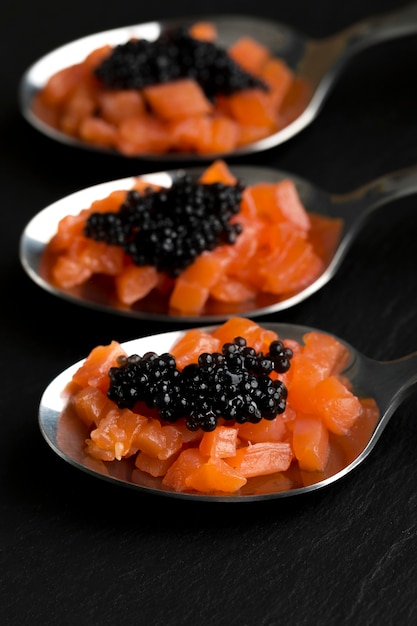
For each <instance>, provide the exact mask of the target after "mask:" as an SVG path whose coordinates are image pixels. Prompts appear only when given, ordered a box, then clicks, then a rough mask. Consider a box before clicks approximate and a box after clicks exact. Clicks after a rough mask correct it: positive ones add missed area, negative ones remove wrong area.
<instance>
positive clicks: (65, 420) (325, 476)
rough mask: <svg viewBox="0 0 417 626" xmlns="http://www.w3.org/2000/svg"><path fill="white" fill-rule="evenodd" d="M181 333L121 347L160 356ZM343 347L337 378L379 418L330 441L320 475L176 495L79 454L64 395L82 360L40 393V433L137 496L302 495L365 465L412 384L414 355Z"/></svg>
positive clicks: (78, 434)
mask: <svg viewBox="0 0 417 626" xmlns="http://www.w3.org/2000/svg"><path fill="white" fill-rule="evenodd" d="M264 326H265V327H266V328H269V329H272V330H274V331H275V332H277V333H278V335H279V336H280V337H281V338H287V339H295V340H296V341H298V342H302V338H303V336H304V334H305V333H306V332H309V331H312V330H314V329H312V328H308V327H305V326H299V325H291V324H264ZM211 328H213V327H212V326H211V327H205V330H210V329H211ZM184 332H185V331H170V332H167V333H159V334H156V335H151V336H147V337H142V338H140V339H135V340H132V341H128V342H126V343H124V344H122V345H123V348H124V349H125V350H126V352H127V353H128V354H139V355H143V354H145V353H146V352H149V351H153V352H157V353H159V354H162V353H164V352H169V350H170V349H171V347H172V346H173V344H174V343H175V342H176V341H177V340H178V339H179V338H180V337H181V336H182V334H183V333H184ZM320 332H323V331H320ZM339 341H340V339H339ZM342 343H343V344H344V345H345V346H346V347H347V348H348V350H349V354H350V359H349V361H348V363H347V365H346V368H345V370H344V372H342V374H343V376H345V377H347V378H348V379H349V380H350V382H351V383H352V389H353V391H354V393H355V394H356V395H359V396H362V397H372V398H374V400H375V401H376V403H377V405H378V408H379V418H375V417H374V418H372V420H368V421H366V420H365V421H364V422H363V423H362V422H361V418H360V419H359V420H358V422H359V423H357V424H355V425H354V427H353V429H352V431H351V434H350V436H349V446H348V447H346V446H344V447H343V448H340V447H338V446H340V444H338V442H337V439H338V438H337V437H333V440H332V441H331V455H330V458H329V461H328V463H327V465H326V468H325V470H324V471H323V472H303V471H301V470H299V469H298V470H291V468H290V470H288V471H287V472H283V473H279V474H273V475H269V476H260V477H256V478H250V479H248V482H247V484H246V485H245V486H244V487H242V488H241V489H240V491H239V492H238V493H233V494H219V493H196V492H175V491H173V490H171V489H169V488H168V487H165V486H164V485H163V484H162V482H161V479H160V478H153V477H150V476H149V475H147V474H145V473H143V472H141V471H139V470H138V469H136V468H135V466H134V465H133V463H132V462H130V461H129V460H128V459H124V460H121V461H113V462H110V463H103V462H100V461H96V460H94V459H93V458H91V457H89V456H88V455H87V454H86V452H85V450H84V439H85V437H86V432H84V431H83V429H82V427H81V423H80V421H79V419H78V418H77V417H76V416H74V415H73V414H72V413H71V411H70V410H69V409H68V406H67V402H68V400H67V397H66V394H65V391H64V390H65V386H66V385H67V383H68V382H70V380H71V378H72V375H73V373H74V372H75V371H76V370H77V369H78V368H79V367H80V365H81V364H82V361H80V362H78V363H75V364H74V365H72V366H71V367H69V368H68V369H66V370H65V371H63V372H62V373H61V374H60V375H59V376H57V377H56V378H55V379H54V380H53V381H52V382H51V383H50V384H49V385H48V387H47V388H46V390H45V391H44V393H43V395H42V398H41V402H40V407H39V426H40V430H41V432H42V434H43V436H44V438H45V440H46V442H47V443H48V444H49V446H50V447H51V448H52V450H53V451H54V452H55V453H56V454H57V455H58V456H60V457H61V458H62V459H64V460H65V461H67V462H68V463H70V464H71V465H73V466H75V467H76V468H78V469H80V470H83V471H85V472H87V473H88V474H91V475H93V476H95V477H98V478H101V479H103V480H105V481H109V482H111V483H116V484H118V485H122V486H127V487H131V488H134V489H137V490H139V491H142V492H148V493H152V494H156V495H162V496H170V497H175V498H183V499H190V500H208V501H217V502H248V501H253V500H267V499H272V498H283V497H287V496H295V495H302V494H305V493H308V492H311V491H314V490H317V489H321V488H323V487H326V486H328V485H330V484H331V483H334V482H335V481H337V480H340V479H342V478H343V477H345V476H346V475H347V474H348V473H349V472H351V471H352V470H353V469H355V468H356V467H357V466H358V465H359V464H360V463H361V462H362V461H364V459H365V458H366V457H367V456H368V454H369V453H370V452H371V450H372V449H373V447H374V446H375V444H376V442H377V441H378V439H379V437H380V435H381V434H382V432H383V430H384V428H385V426H386V425H387V423H388V421H389V419H390V418H391V416H392V414H393V413H394V411H395V409H396V408H397V407H398V405H399V404H400V402H401V401H402V400H403V399H404V397H405V395H406V393H407V392H409V391H410V390H411V389H412V387H413V385H414V384H415V383H416V382H417V352H414V353H412V354H410V355H408V356H405V357H403V358H401V359H397V360H395V361H376V360H372V359H370V358H368V357H366V356H364V355H362V354H360V353H359V352H358V351H357V350H356V349H355V348H353V347H352V346H350V345H349V344H347V343H346V342H344V341H342Z"/></svg>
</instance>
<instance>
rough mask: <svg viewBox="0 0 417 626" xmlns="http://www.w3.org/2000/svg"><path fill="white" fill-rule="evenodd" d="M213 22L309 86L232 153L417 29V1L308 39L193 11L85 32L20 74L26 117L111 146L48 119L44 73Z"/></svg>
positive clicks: (302, 122) (229, 39) (257, 22)
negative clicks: (301, 100) (360, 61)
mask: <svg viewBox="0 0 417 626" xmlns="http://www.w3.org/2000/svg"><path fill="white" fill-rule="evenodd" d="M201 20H208V21H210V22H212V23H213V24H214V25H215V26H216V28H217V31H218V34H219V40H218V43H219V45H221V46H223V47H228V46H230V45H231V44H233V43H234V42H235V41H236V40H237V39H238V38H239V37H241V36H244V35H249V36H252V37H253V38H254V39H255V40H256V41H257V42H259V43H262V44H264V45H265V46H266V47H267V48H268V49H269V50H270V51H271V52H272V54H273V56H274V57H278V58H280V59H282V60H283V61H285V62H286V63H287V65H288V66H289V67H290V68H291V69H292V70H293V72H294V74H295V76H296V77H297V79H299V80H300V81H302V84H305V83H307V84H308V85H309V86H310V91H311V93H310V96H309V97H308V98H307V102H306V106H304V108H303V109H301V111H299V112H297V114H296V115H298V117H296V118H295V119H294V117H292V118H289V119H288V124H287V125H286V126H284V127H283V128H282V129H281V130H279V131H278V132H276V133H274V134H272V135H270V136H268V137H266V138H263V139H260V140H258V141H255V142H253V143H250V144H247V145H245V146H242V147H241V148H239V149H237V150H236V151H234V152H233V153H231V154H233V155H237V156H238V155H244V154H250V153H254V152H259V151H261V150H267V149H270V148H273V147H275V146H277V145H279V144H281V143H283V142H285V141H287V140H288V139H290V138H291V137H293V136H294V135H296V134H297V133H299V132H300V131H301V130H303V129H304V128H305V127H306V126H307V125H308V124H310V123H311V122H312V121H313V119H314V118H315V117H316V116H317V114H318V113H319V111H320V108H321V106H322V105H323V102H324V101H325V99H326V97H327V95H328V93H329V91H330V89H331V88H332V86H333V84H334V82H335V80H336V79H337V77H338V76H339V74H340V72H341V71H342V70H343V68H344V66H345V64H346V63H347V61H349V59H350V58H351V57H352V56H354V55H355V54H357V53H359V52H360V51H362V50H363V49H365V48H367V47H369V46H372V45H375V44H378V43H380V42H383V41H386V40H389V39H394V38H398V37H404V36H407V35H411V34H415V33H417V4H416V3H412V4H410V5H408V6H406V7H403V8H401V9H400V10H398V11H394V12H390V13H387V14H383V15H381V16H374V17H370V18H368V19H365V20H363V21H361V22H358V23H356V24H354V25H353V26H351V27H349V28H347V29H345V30H343V31H341V32H339V33H337V34H335V35H333V36H331V37H327V38H325V39H318V40H314V39H309V38H307V37H306V36H304V35H303V34H300V33H298V32H295V31H294V30H292V29H291V28H289V27H287V26H285V25H282V24H279V23H274V22H273V21H270V20H268V21H267V20H262V19H260V18H257V17H253V16H240V15H223V16H222V15H219V16H213V15H208V16H197V17H194V18H185V19H181V20H167V21H161V22H149V23H144V24H138V25H132V26H127V27H124V28H117V29H114V30H109V31H105V32H101V33H97V34H94V35H90V36H88V37H84V38H82V39H79V40H77V41H74V42H72V43H69V44H67V45H64V46H62V47H60V48H58V49H56V50H55V51H53V52H51V53H49V54H47V55H46V56H44V57H43V58H41V59H40V60H38V61H37V62H36V63H34V64H33V65H32V66H31V67H30V68H29V69H28V70H27V71H26V72H25V74H24V75H23V77H22V80H21V83H20V86H19V101H20V108H21V111H22V114H23V116H24V117H25V118H26V120H27V121H28V122H29V123H30V124H32V125H33V126H34V127H35V128H37V129H38V130H39V131H41V132H42V133H44V134H46V135H47V136H49V137H51V138H52V139H55V140H57V141H60V142H62V143H66V144H69V145H73V146H77V147H82V148H87V149H93V150H103V151H107V152H109V151H110V150H109V149H106V148H100V147H95V146H93V145H92V144H88V143H86V142H83V141H80V140H78V139H77V138H75V137H71V136H70V135H67V134H64V133H62V132H60V131H58V130H57V129H55V128H53V127H52V126H50V125H48V124H46V123H45V122H44V121H43V120H42V119H40V117H39V115H38V114H37V113H36V111H35V110H34V106H33V104H34V98H35V96H36V94H37V93H38V92H39V90H40V89H42V88H43V87H44V86H45V84H46V82H47V80H48V78H50V77H51V76H52V75H53V74H55V73H56V72H57V71H59V70H61V69H63V68H65V67H67V66H68V65H70V64H73V63H79V62H81V61H83V60H84V59H85V58H86V56H87V55H88V54H89V53H90V52H92V51H93V50H95V49H97V48H99V47H100V46H104V45H106V44H108V45H111V46H115V45H117V44H122V43H125V42H126V41H128V40H129V39H131V38H142V39H146V40H148V41H154V40H155V39H157V38H158V37H159V35H160V34H161V32H162V31H163V30H164V29H166V28H168V27H178V26H191V25H192V24H194V23H195V22H197V21H201ZM231 154H229V155H227V154H217V155H216V154H213V153H211V154H210V155H209V156H208V155H196V154H185V153H165V154H163V155H155V154H153V155H152V154H146V155H145V154H143V155H141V157H142V158H147V159H151V160H160V159H161V158H162V159H163V160H179V159H186V160H190V159H196V160H206V161H207V159H208V158H210V159H212V158H215V157H221V156H224V157H225V156H230V155H231Z"/></svg>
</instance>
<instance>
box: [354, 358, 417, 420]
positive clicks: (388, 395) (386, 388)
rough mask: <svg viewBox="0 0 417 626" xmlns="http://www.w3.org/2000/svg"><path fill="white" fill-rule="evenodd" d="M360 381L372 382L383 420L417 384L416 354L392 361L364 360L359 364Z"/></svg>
mask: <svg viewBox="0 0 417 626" xmlns="http://www.w3.org/2000/svg"><path fill="white" fill-rule="evenodd" d="M361 367H363V371H361V374H360V377H361V379H362V380H365V379H366V380H373V381H374V382H373V384H374V386H375V388H374V390H373V395H374V397H375V399H376V401H377V404H378V406H379V408H380V410H381V414H382V413H383V414H384V416H385V417H384V419H387V418H388V417H390V415H392V413H393V411H394V410H395V408H396V407H397V406H398V405H399V404H400V402H401V401H402V400H403V398H404V397H405V395H407V393H408V392H410V391H411V388H412V387H413V386H414V385H415V384H416V383H417V352H413V353H412V354H409V355H407V356H404V357H402V358H400V359H396V360H394V361H375V360H372V359H364V360H363V361H362V362H361Z"/></svg>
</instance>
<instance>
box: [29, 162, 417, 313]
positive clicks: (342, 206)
mask: <svg viewBox="0 0 417 626" xmlns="http://www.w3.org/2000/svg"><path fill="white" fill-rule="evenodd" d="M229 168H230V171H231V172H232V173H233V174H234V175H235V176H236V177H237V178H239V179H240V180H242V181H243V182H244V183H245V184H246V185H253V184H255V183H257V182H276V181H279V180H282V179H285V178H289V179H291V180H293V181H294V183H295V185H296V187H297V190H298V192H299V195H300V198H301V201H302V203H303V205H304V206H305V208H306V210H307V211H308V212H313V213H318V214H321V215H325V216H329V217H334V218H339V219H341V220H342V221H343V228H342V232H341V236H340V239H339V243H338V246H337V247H336V250H335V253H334V256H333V258H332V259H331V260H330V261H329V263H328V265H327V267H325V269H324V271H323V273H322V274H321V275H320V276H319V277H318V278H317V279H316V280H315V281H314V283H312V284H310V285H309V286H308V287H306V288H305V289H303V290H301V291H299V292H297V293H295V294H294V295H291V296H290V297H287V298H278V297H277V296H274V295H272V294H261V295H259V296H258V297H257V298H256V299H255V300H254V301H250V303H247V302H246V303H242V304H239V305H232V304H229V305H225V304H223V303H212V304H210V305H208V306H207V307H206V309H205V310H204V311H203V312H202V313H201V314H200V315H198V316H195V315H180V314H178V315H176V314H173V313H171V312H170V311H169V310H168V307H167V302H166V301H165V300H161V298H159V297H158V296H157V295H154V294H151V295H150V297H147V298H144V299H143V300H139V301H138V302H137V303H135V304H134V305H132V306H126V305H123V304H121V303H120V302H119V301H117V300H116V299H115V298H114V296H113V295H112V292H111V291H110V290H109V288H108V285H107V284H104V285H103V284H102V283H101V282H100V281H96V282H94V281H89V282H87V283H85V284H84V285H82V286H80V287H75V288H72V289H67V290H64V289H59V288H57V287H56V286H55V285H54V284H53V283H52V282H51V280H50V279H49V277H48V272H47V270H46V268H45V267H44V262H43V261H44V258H43V257H44V251H45V247H46V245H47V243H48V242H49V241H50V239H51V237H52V236H53V235H54V233H55V232H56V229H57V226H58V222H59V220H60V219H61V218H63V217H65V216H66V215H76V214H78V213H79V212H80V211H81V210H82V209H84V208H86V207H89V206H90V205H91V204H92V202H93V201H94V200H97V199H98V198H103V197H106V196H107V195H108V194H109V193H111V192H112V191H115V190H118V189H126V190H127V189H130V188H131V187H132V186H133V183H134V181H135V178H134V177H130V178H124V179H120V180H116V181H110V182H107V183H102V184H99V185H95V186H93V187H89V188H87V189H83V190H81V191H78V192H76V193H73V194H71V195H69V196H66V197H65V198H63V199H61V200H58V201H57V202H55V203H53V204H51V205H49V206H48V207H46V208H45V209H43V210H42V211H41V212H40V213H38V214H37V215H36V216H35V217H33V218H32V219H31V220H30V222H29V223H28V224H27V226H26V228H25V229H24V231H23V234H22V236H21V239H20V252H19V254H20V260H21V264H22V266H23V268H24V270H25V271H26V273H27V274H28V275H29V277H30V278H31V279H32V280H33V281H34V282H35V283H36V284H37V285H39V286H40V287H42V288H43V289H45V290H46V291H48V292H50V293H52V294H53V295H55V296H58V297H60V298H64V299H66V300H69V301H71V302H72V303H75V304H79V305H83V306H88V307H91V308H94V309H97V310H100V311H105V312H108V313H116V314H119V315H125V316H129V317H135V318H142V319H149V318H151V319H153V320H157V321H162V322H167V321H169V322H173V321H180V322H186V323H196V324H201V323H214V322H219V321H223V320H225V319H227V318H230V317H233V316H236V315H243V316H246V317H256V316H259V315H267V314H270V313H276V312H278V311H283V310H285V309H288V308H290V307H293V306H295V305H297V304H299V303H300V302H302V301H303V300H305V299H306V298H309V297H310V296H312V295H313V294H314V293H315V292H317V291H318V290H319V289H321V288H322V287H324V286H325V285H326V283H327V282H328V281H329V280H330V279H331V278H332V277H333V275H334V274H335V273H336V271H337V270H338V268H339V267H340V265H341V263H342V261H343V259H344V257H345V255H346V253H347V251H348V249H349V247H350V245H351V243H352V241H353V240H354V238H355V236H356V234H357V233H358V232H359V231H360V228H361V227H362V226H363V224H364V223H365V221H366V220H367V218H368V217H369V216H370V215H371V214H372V213H373V212H374V211H376V210H377V209H378V208H380V207H382V206H384V205H386V204H387V203H389V202H392V201H394V200H396V199H398V198H400V197H402V196H407V195H410V194H413V193H416V192H417V167H412V168H409V169H404V170H400V171H398V172H394V173H391V174H387V175H385V176H383V177H381V178H378V179H376V180H374V181H372V182H370V183H368V184H366V185H364V186H362V187H360V188H358V189H356V190H354V191H352V192H350V193H348V194H343V195H340V194H339V195H338V194H331V193H328V192H326V191H323V190H322V189H320V188H318V187H316V186H314V185H313V184H311V183H309V182H308V181H306V180H304V179H302V178H300V177H298V176H294V175H292V174H289V173H287V172H284V171H278V170H275V169H270V168H264V167H258V166H243V165H237V166H232V165H231V166H229ZM203 171H204V167H194V168H187V169H177V170H172V171H165V172H156V173H153V174H146V175H143V176H140V178H141V179H142V180H145V181H148V182H149V183H154V184H157V185H161V186H164V187H169V186H170V185H171V184H172V182H173V180H175V178H176V177H178V176H183V175H184V174H185V173H187V174H191V175H192V176H196V177H198V176H199V175H200V174H201V173H202V172H203Z"/></svg>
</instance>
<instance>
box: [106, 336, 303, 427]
mask: <svg viewBox="0 0 417 626" xmlns="http://www.w3.org/2000/svg"><path fill="white" fill-rule="evenodd" d="M291 358H292V351H291V349H290V348H285V346H284V345H283V343H282V342H281V341H280V340H275V341H272V342H271V344H270V346H269V352H268V353H266V354H264V353H262V352H256V351H255V350H254V348H251V347H249V346H247V343H246V340H245V339H244V338H243V337H236V338H235V339H234V341H233V342H231V343H225V344H224V345H223V347H222V351H221V352H214V353H203V354H201V355H200V356H199V358H198V363H195V364H190V365H187V366H185V367H184V369H183V370H182V371H180V370H178V368H177V366H176V361H175V358H174V356H173V355H172V354H170V353H165V354H162V355H158V354H156V353H154V352H148V353H146V354H145V355H143V356H142V357H140V356H138V355H136V354H135V355H132V356H128V357H120V358H119V364H120V365H119V366H118V367H112V368H110V370H109V377H110V388H109V391H108V397H109V398H110V399H111V400H113V401H114V402H115V403H116V404H117V406H118V407H119V408H129V409H133V408H134V406H135V404H136V403H137V402H145V404H146V405H147V406H148V407H149V408H156V409H157V410H158V412H159V415H160V418H161V420H162V421H167V422H176V421H177V420H179V419H180V418H185V422H186V426H187V428H188V429H189V430H192V431H195V430H198V429H199V428H201V429H202V430H203V431H206V432H210V431H212V430H214V429H215V428H216V426H217V422H218V419H219V418H223V419H225V420H227V421H234V422H237V423H238V424H244V423H245V422H251V423H253V424H256V423H258V422H260V421H261V419H262V418H263V419H266V420H273V419H274V418H275V417H276V416H277V415H278V414H279V413H283V411H284V410H285V406H286V398H287V388H286V387H285V385H284V383H283V382H282V381H280V380H273V379H272V378H271V377H270V376H269V375H270V374H271V372H272V371H275V372H278V373H281V374H282V373H284V372H286V371H288V369H289V367H290V360H291Z"/></svg>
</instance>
